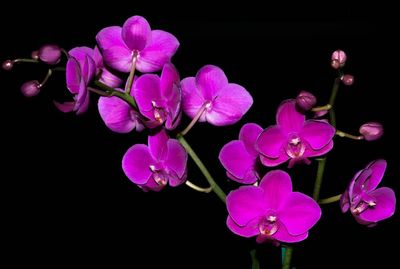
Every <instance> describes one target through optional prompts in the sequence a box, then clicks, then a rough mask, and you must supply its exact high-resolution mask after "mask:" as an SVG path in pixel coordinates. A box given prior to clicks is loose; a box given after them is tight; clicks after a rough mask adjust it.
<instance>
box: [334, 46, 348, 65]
mask: <svg viewBox="0 0 400 269" xmlns="http://www.w3.org/2000/svg"><path fill="white" fill-rule="evenodd" d="M331 60H332V62H331V66H332V67H333V68H334V69H339V68H340V67H343V66H344V64H345V63H346V60H347V56H346V53H345V52H344V51H343V50H335V51H334V52H333V53H332V57H331Z"/></svg>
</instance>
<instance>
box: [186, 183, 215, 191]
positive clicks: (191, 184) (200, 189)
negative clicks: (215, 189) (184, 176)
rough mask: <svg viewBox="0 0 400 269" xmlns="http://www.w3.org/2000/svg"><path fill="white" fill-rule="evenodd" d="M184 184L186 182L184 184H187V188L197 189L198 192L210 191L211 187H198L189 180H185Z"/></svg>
mask: <svg viewBox="0 0 400 269" xmlns="http://www.w3.org/2000/svg"><path fill="white" fill-rule="evenodd" d="M185 184H186V186H188V187H189V188H192V189H193V190H195V191H198V192H205V193H210V192H212V188H211V187H208V188H202V187H199V186H197V185H195V184H193V183H192V182H190V181H189V180H186V182H185Z"/></svg>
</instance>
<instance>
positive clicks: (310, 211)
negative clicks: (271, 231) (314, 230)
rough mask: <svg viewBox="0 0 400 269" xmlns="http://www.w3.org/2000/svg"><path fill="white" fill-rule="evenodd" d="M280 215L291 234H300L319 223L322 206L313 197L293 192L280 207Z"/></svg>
mask: <svg viewBox="0 0 400 269" xmlns="http://www.w3.org/2000/svg"><path fill="white" fill-rule="evenodd" d="M279 217H280V219H281V221H282V223H283V224H284V225H285V226H286V228H287V230H288V232H289V233H290V234H291V235H300V234H303V233H306V232H307V231H308V230H309V229H310V228H311V227H312V226H314V225H315V224H316V223H317V221H318V220H319V219H320V217H321V208H320V207H319V205H318V203H317V202H315V201H314V200H313V199H312V198H311V197H309V196H307V195H305V194H303V193H300V192H293V193H292V194H290V196H289V197H288V198H287V200H286V202H285V203H284V204H282V207H281V208H280V209H279Z"/></svg>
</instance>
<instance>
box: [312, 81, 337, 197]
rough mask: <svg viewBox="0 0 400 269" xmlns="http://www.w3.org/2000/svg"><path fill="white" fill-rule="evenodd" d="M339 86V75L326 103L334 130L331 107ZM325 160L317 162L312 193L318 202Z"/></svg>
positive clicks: (334, 122) (333, 115)
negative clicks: (329, 107) (328, 106)
mask: <svg viewBox="0 0 400 269" xmlns="http://www.w3.org/2000/svg"><path fill="white" fill-rule="evenodd" d="M339 86H340V74H339V76H338V77H337V78H335V81H334V82H333V86H332V92H331V96H330V98H329V103H328V104H329V105H330V106H331V109H330V110H329V118H330V123H331V124H332V126H333V127H335V128H336V115H335V110H334V109H333V107H334V104H335V101H336V96H337V93H338V91H339ZM326 159H327V157H324V158H321V159H319V160H318V169H317V176H316V178H315V183H314V191H313V198H314V200H315V201H318V199H319V193H320V192H321V186H322V179H323V177H324V171H325V164H326Z"/></svg>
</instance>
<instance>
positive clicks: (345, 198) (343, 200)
mask: <svg viewBox="0 0 400 269" xmlns="http://www.w3.org/2000/svg"><path fill="white" fill-rule="evenodd" d="M340 208H341V209H342V213H346V212H347V210H349V208H350V198H349V192H348V191H347V190H346V191H345V192H344V193H343V194H342V195H341V196H340Z"/></svg>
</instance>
